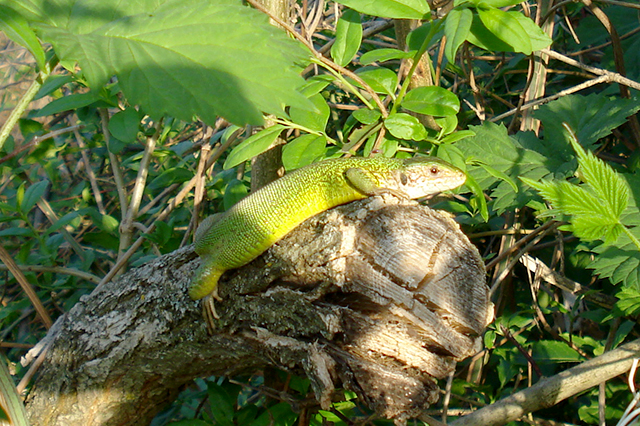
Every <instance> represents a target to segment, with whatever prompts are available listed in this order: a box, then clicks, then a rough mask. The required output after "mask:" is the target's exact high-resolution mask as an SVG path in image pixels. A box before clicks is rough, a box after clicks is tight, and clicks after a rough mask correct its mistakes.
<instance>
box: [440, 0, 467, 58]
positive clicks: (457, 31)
mask: <svg viewBox="0 0 640 426" xmlns="http://www.w3.org/2000/svg"><path fill="white" fill-rule="evenodd" d="M472 22H473V13H471V10H469V9H467V8H462V9H452V10H451V11H450V12H449V13H448V14H447V17H446V21H445V23H444V35H445V36H447V44H446V45H445V48H444V54H445V55H446V57H447V59H448V60H449V62H455V60H456V53H457V52H458V48H460V46H461V45H462V43H464V42H465V41H466V40H467V37H468V36H469V33H470V32H471V23H472Z"/></svg>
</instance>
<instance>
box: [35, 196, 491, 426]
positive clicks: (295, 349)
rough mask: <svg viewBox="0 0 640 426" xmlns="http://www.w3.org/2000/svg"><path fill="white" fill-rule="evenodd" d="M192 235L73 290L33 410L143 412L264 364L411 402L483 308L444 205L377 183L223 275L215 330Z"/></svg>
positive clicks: (61, 419) (471, 265)
mask: <svg viewBox="0 0 640 426" xmlns="http://www.w3.org/2000/svg"><path fill="white" fill-rule="evenodd" d="M199 263H200V260H199V259H198V258H197V257H196V255H195V254H194V253H193V249H192V247H191V246H189V247H185V248H183V249H180V250H177V251H175V252H173V253H170V254H167V255H165V256H162V257H160V258H158V259H156V260H154V261H152V262H149V263H147V264H146V265H143V266H141V267H139V268H137V269H134V270H132V271H130V272H129V273H127V274H125V275H124V276H122V277H121V278H119V279H118V280H117V281H113V282H110V283H107V284H106V285H104V286H103V287H101V288H100V289H98V290H97V291H96V292H94V293H92V294H91V295H89V296H86V297H83V298H82V299H81V300H80V302H79V303H78V304H77V305H76V306H75V307H74V308H73V309H72V310H71V311H70V312H69V313H68V314H67V315H65V316H64V317H62V318H60V319H59V320H58V321H57V322H56V324H55V325H54V327H53V328H52V329H51V330H50V332H49V334H48V335H47V338H46V341H47V342H48V344H49V347H48V351H47V353H46V358H45V362H44V364H43V367H42V368H41V371H40V372H39V377H38V378H37V380H36V382H35V384H34V386H33V388H32V390H31V393H30V395H29V396H28V399H27V411H28V413H29V417H30V421H31V424H32V425H34V426H49V425H60V426H62V425H64V426H75V425H78V426H80V425H82V426H87V425H100V426H106V425H144V424H148V423H149V422H150V421H151V419H152V418H153V417H154V416H155V415H156V413H157V412H158V411H159V410H161V409H162V408H163V406H164V405H166V404H167V403H169V402H171V401H172V400H173V399H174V398H175V397H176V396H177V394H178V393H179V392H180V390H181V387H182V386H183V385H184V384H186V383H188V382H189V381H191V380H192V379H193V378H195V377H201V376H210V375H218V376H220V375H228V376H233V375H237V374H239V373H241V372H250V371H252V370H255V369H258V368H261V367H264V366H267V365H269V366H275V367H278V368H281V369H285V370H288V371H293V372H295V373H305V374H306V375H307V376H309V378H310V379H311V383H312V386H313V389H314V391H315V394H316V396H317V398H318V400H319V402H320V404H321V405H322V406H323V407H325V408H327V407H328V406H329V405H330V403H331V397H332V393H333V391H334V389H335V388H336V387H337V386H345V387H347V388H349V389H352V390H354V391H355V392H356V393H357V394H358V395H359V396H360V398H362V400H363V401H364V402H365V403H367V404H368V405H369V406H370V407H371V408H372V409H374V410H375V411H376V412H377V413H378V414H380V415H382V416H386V417H389V418H396V419H399V420H400V421H401V420H402V419H406V418H409V417H414V416H417V415H418V414H419V413H420V412H421V411H422V410H424V409H425V408H426V407H428V405H429V404H430V403H432V402H434V401H435V400H436V399H437V396H438V389H437V386H436V382H435V379H437V378H441V377H444V376H446V375H447V374H449V373H450V372H451V371H453V368H454V365H455V362H456V361H459V360H461V359H463V358H465V357H467V356H469V355H470V354H473V353H474V352H475V351H476V350H477V348H478V346H479V344H480V337H479V336H480V335H481V333H482V331H483V329H484V327H485V326H486V325H487V323H488V322H489V321H490V320H491V316H492V309H491V304H490V302H489V299H488V289H487V286H486V283H485V271H484V265H483V263H482V260H481V258H480V256H479V254H478V252H477V250H476V249H475V247H474V246H473V245H472V244H471V243H470V242H469V241H468V239H467V238H466V237H465V236H464V234H462V232H461V231H460V230H459V228H458V226H457V224H456V223H455V222H454V221H453V220H452V219H451V218H449V217H448V216H447V215H445V214H443V213H440V212H437V211H434V210H431V209H429V208H427V207H423V206H420V205H418V204H416V203H414V202H410V201H399V200H397V199H395V198H393V197H387V196H385V197H373V198H370V199H367V200H363V201H360V202H354V203H350V204H348V205H345V206H341V207H338V208H335V209H332V210H329V211H327V212H324V213H322V214H320V215H317V216H315V217H313V218H311V219H309V220H307V221H306V222H304V223H303V224H302V225H300V226H299V227H298V228H296V230H294V231H293V232H291V233H290V234H289V235H287V237H285V238H284V239H283V240H282V241H280V242H279V243H278V244H276V245H274V246H273V247H272V248H271V249H269V250H268V251H267V252H265V253H264V254H263V255H262V256H260V257H259V258H257V259H256V260H254V261H253V262H251V263H250V264H248V265H246V266H244V267H242V268H239V269H237V270H233V271H229V272H227V273H226V274H225V275H223V277H222V279H221V282H220V294H221V296H222V297H223V301H222V302H216V309H217V312H218V314H220V319H219V320H217V321H216V328H215V330H214V331H213V332H212V333H208V332H207V327H206V325H205V322H204V320H203V318H202V307H201V303H200V302H194V301H192V300H190V299H189V297H188V296H187V288H188V286H189V284H190V281H191V277H192V274H193V272H194V270H195V269H196V268H197V266H198V265H199Z"/></svg>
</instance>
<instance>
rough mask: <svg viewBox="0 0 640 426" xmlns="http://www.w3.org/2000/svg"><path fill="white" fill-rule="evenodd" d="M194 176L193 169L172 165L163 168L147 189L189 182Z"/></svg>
mask: <svg viewBox="0 0 640 426" xmlns="http://www.w3.org/2000/svg"><path fill="white" fill-rule="evenodd" d="M191 178H193V170H190V169H187V168H184V167H171V168H168V169H166V170H163V171H162V173H160V174H159V175H158V176H156V177H155V178H154V179H153V180H152V181H151V182H149V184H148V185H147V189H149V190H156V189H163V188H166V187H168V186H169V185H173V184H174V183H178V184H179V183H183V182H187V181H188V180H190V179H191Z"/></svg>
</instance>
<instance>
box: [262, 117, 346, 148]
mask: <svg viewBox="0 0 640 426" xmlns="http://www.w3.org/2000/svg"><path fill="white" fill-rule="evenodd" d="M272 121H273V122H274V123H276V124H282V125H283V126H287V127H288V128H291V129H298V130H302V131H303V132H307V133H310V134H312V135H317V136H322V137H325V138H326V139H327V140H328V141H329V142H331V143H333V144H334V145H337V144H338V143H337V142H336V140H335V139H332V138H330V137H329V136H328V135H327V134H325V133H323V132H318V131H317V130H311V129H309V128H307V127H304V126H301V125H300V124H296V123H293V122H291V121H289V120H285V119H282V118H273V119H272Z"/></svg>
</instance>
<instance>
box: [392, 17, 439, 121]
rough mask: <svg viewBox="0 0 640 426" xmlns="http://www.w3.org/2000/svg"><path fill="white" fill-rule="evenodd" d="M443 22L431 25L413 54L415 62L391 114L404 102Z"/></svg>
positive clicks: (403, 83)
mask: <svg viewBox="0 0 640 426" xmlns="http://www.w3.org/2000/svg"><path fill="white" fill-rule="evenodd" d="M443 23H444V21H443V20H439V21H437V22H434V23H433V25H432V26H431V29H430V30H429V34H427V36H426V37H425V39H424V41H423V42H422V45H420V49H418V51H417V52H416V54H415V55H414V56H413V63H412V64H411V68H410V69H409V72H408V73H407V77H406V78H405V79H404V81H403V82H402V86H401V87H400V92H398V96H397V97H396V100H395V102H394V103H393V107H392V108H391V112H390V113H391V114H393V113H395V112H396V111H397V110H398V107H399V106H400V103H402V99H404V95H406V94H407V90H409V84H410V83H411V76H412V75H413V73H414V72H415V71H416V68H417V67H418V63H419V61H420V58H422V55H424V52H426V51H427V49H428V48H429V44H431V40H432V39H433V36H435V35H436V34H437V32H438V31H440V27H442V24H443Z"/></svg>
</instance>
